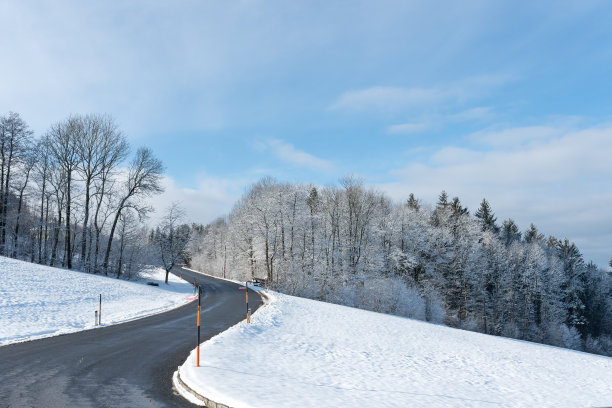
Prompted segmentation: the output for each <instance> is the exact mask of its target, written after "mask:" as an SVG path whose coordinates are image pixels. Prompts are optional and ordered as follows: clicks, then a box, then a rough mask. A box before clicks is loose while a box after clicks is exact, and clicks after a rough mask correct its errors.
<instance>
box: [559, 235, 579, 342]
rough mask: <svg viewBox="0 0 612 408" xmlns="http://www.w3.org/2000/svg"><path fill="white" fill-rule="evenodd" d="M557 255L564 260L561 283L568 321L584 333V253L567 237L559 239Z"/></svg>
mask: <svg viewBox="0 0 612 408" xmlns="http://www.w3.org/2000/svg"><path fill="white" fill-rule="evenodd" d="M557 256H558V257H559V260H560V261H561V262H562V265H563V266H562V268H563V276H564V281H563V283H562V285H561V290H562V291H563V299H562V300H563V303H564V305H565V307H566V309H567V318H566V323H567V325H568V326H573V327H576V328H577V329H578V330H579V331H580V332H581V333H582V334H585V333H584V330H585V329H586V326H585V323H586V321H585V317H584V309H585V306H584V298H585V287H586V268H585V265H584V259H583V258H582V254H581V253H580V251H579V250H578V248H577V247H576V245H575V244H574V243H573V242H571V243H570V242H569V240H568V239H567V238H565V239H564V240H563V241H557Z"/></svg>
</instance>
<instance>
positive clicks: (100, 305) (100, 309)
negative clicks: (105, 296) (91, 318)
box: [98, 293, 102, 326]
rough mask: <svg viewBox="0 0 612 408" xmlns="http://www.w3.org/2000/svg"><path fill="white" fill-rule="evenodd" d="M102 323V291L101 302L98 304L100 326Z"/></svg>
mask: <svg viewBox="0 0 612 408" xmlns="http://www.w3.org/2000/svg"><path fill="white" fill-rule="evenodd" d="M101 324H102V294H101V293H100V304H99V306H98V326H99V325H101Z"/></svg>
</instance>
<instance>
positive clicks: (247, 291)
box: [244, 282, 251, 323]
mask: <svg viewBox="0 0 612 408" xmlns="http://www.w3.org/2000/svg"><path fill="white" fill-rule="evenodd" d="M244 286H245V287H246V307H247V311H246V312H247V313H246V314H247V323H251V320H250V319H249V311H250V309H249V282H245V283H244Z"/></svg>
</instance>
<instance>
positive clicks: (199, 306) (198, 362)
mask: <svg viewBox="0 0 612 408" xmlns="http://www.w3.org/2000/svg"><path fill="white" fill-rule="evenodd" d="M201 299H202V288H201V287H199V286H198V346H197V348H196V350H197V351H196V367H199V366H200V311H201V309H202V302H201Z"/></svg>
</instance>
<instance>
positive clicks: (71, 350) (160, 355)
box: [0, 270, 261, 408]
mask: <svg viewBox="0 0 612 408" xmlns="http://www.w3.org/2000/svg"><path fill="white" fill-rule="evenodd" d="M180 272H182V274H183V277H184V278H186V279H187V280H189V281H191V282H192V281H193V280H194V279H195V280H196V281H197V282H198V284H200V285H201V287H202V289H203V298H202V310H203V314H202V326H201V335H202V341H205V340H207V339H209V338H210V337H212V336H214V335H216V334H218V333H220V332H222V331H224V330H225V329H227V328H228V327H230V326H232V325H234V324H236V323H237V322H239V321H240V320H242V319H244V314H245V303H244V291H239V290H238V285H236V284H234V283H231V282H227V281H223V280H219V279H214V278H210V277H207V276H204V275H201V274H197V273H194V272H190V271H187V270H182V271H180ZM176 273H179V272H176ZM249 301H250V302H251V304H250V306H251V309H252V310H253V311H255V310H256V308H257V307H259V306H260V305H261V298H260V297H259V296H252V297H250V299H249ZM196 308H197V302H192V303H190V304H188V305H186V306H183V307H180V308H178V309H175V310H172V311H170V312H166V313H162V314H159V315H155V316H151V317H147V318H144V319H140V320H135V321H132V322H128V323H123V324H119V325H114V326H108V327H103V328H99V329H95V330H88V331H83V332H78V333H72V334H66V335H62V336H57V337H51V338H47V339H41V340H35V341H30V342H26V343H18V344H11V345H7V346H3V347H0V407H1V408H4V407H11V408H13V407H147V408H150V407H185V406H191V404H189V403H188V402H187V401H186V400H184V399H183V398H182V397H180V396H179V395H177V394H176V393H175V392H174V391H173V389H172V374H173V372H174V371H175V370H176V368H177V366H178V365H180V364H182V363H183V362H184V361H185V359H186V358H187V355H188V354H189V352H190V351H191V350H192V349H193V348H195V346H196V328H195V324H196Z"/></svg>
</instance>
